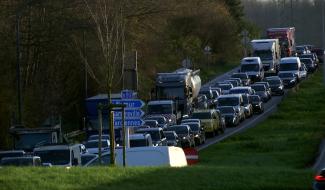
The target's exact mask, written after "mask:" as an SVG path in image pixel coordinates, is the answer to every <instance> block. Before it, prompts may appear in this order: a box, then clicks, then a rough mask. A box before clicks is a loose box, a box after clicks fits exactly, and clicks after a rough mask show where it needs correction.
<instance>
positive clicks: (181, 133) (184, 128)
mask: <svg viewBox="0 0 325 190" xmlns="http://www.w3.org/2000/svg"><path fill="white" fill-rule="evenodd" d="M165 131H175V133H176V134H177V136H178V138H179V141H180V143H181V146H182V148H190V147H195V141H194V136H193V134H192V130H191V128H190V126H188V125H187V124H183V125H173V126H169V127H167V128H166V129H165Z"/></svg>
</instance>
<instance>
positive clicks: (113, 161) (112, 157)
mask: <svg viewBox="0 0 325 190" xmlns="http://www.w3.org/2000/svg"><path fill="white" fill-rule="evenodd" d="M111 106H112V105H111V104H110V105H109V106H108V107H109V108H108V113H109V125H110V127H109V129H110V143H111V145H110V152H111V154H110V157H111V165H112V166H115V131H114V120H113V118H114V112H113V110H112V107H111Z"/></svg>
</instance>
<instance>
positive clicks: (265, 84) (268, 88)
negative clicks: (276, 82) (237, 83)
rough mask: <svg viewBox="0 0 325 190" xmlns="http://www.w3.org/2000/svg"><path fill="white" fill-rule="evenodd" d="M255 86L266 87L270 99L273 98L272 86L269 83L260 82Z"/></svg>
mask: <svg viewBox="0 0 325 190" xmlns="http://www.w3.org/2000/svg"><path fill="white" fill-rule="evenodd" d="M254 84H263V85H264V86H265V87H266V90H267V94H268V95H269V98H271V97H272V91H271V87H270V84H269V83H268V82H267V81H265V80H263V81H260V82H256V83H254Z"/></svg>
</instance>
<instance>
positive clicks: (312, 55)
mask: <svg viewBox="0 0 325 190" xmlns="http://www.w3.org/2000/svg"><path fill="white" fill-rule="evenodd" d="M299 58H300V59H301V58H310V59H312V60H313V61H314V62H315V63H316V64H317V61H318V58H317V55H316V54H315V53H307V54H303V55H300V56H299Z"/></svg>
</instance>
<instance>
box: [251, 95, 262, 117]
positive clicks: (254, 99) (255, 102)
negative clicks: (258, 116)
mask: <svg viewBox="0 0 325 190" xmlns="http://www.w3.org/2000/svg"><path fill="white" fill-rule="evenodd" d="M249 102H250V103H251V104H252V106H253V111H254V113H263V112H264V104H263V101H262V100H261V98H260V96H259V95H250V96H249Z"/></svg>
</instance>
